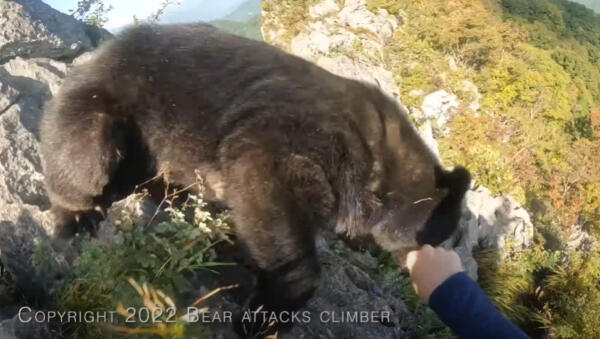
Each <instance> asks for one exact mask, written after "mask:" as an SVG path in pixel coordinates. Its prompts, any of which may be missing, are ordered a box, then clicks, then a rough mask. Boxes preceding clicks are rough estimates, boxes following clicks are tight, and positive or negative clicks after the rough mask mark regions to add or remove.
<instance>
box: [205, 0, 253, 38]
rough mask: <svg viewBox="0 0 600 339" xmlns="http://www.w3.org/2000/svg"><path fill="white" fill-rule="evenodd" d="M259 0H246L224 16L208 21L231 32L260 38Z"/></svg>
mask: <svg viewBox="0 0 600 339" xmlns="http://www.w3.org/2000/svg"><path fill="white" fill-rule="evenodd" d="M260 3H261V0H248V1H246V2H244V3H243V4H241V5H240V6H239V7H238V8H237V9H236V10H234V11H233V12H232V13H231V14H229V15H227V16H226V17H224V18H222V19H219V20H213V21H211V22H210V23H211V24H213V25H215V26H217V27H219V28H221V29H224V30H226V31H229V32H231V33H233V34H237V35H241V36H244V37H247V38H251V39H255V40H261V41H262V35H261V33H260V11H261V7H260Z"/></svg>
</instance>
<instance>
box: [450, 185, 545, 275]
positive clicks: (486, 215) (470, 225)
mask: <svg viewBox="0 0 600 339" xmlns="http://www.w3.org/2000/svg"><path fill="white" fill-rule="evenodd" d="M534 230H535V229H534V226H533V224H532V223H531V220H530V218H529V214H528V213H527V211H526V210H525V209H524V208H523V207H521V206H520V205H519V203H517V202H516V201H515V200H514V199H512V198H511V197H508V196H498V197H494V196H493V195H492V194H491V192H490V191H489V190H488V189H487V188H485V187H483V186H480V187H477V188H475V189H472V190H470V191H468V192H467V195H466V198H465V209H464V212H463V215H462V218H461V220H460V224H459V230H458V232H457V234H456V238H455V239H450V240H448V241H447V242H446V244H445V246H446V247H454V249H455V250H456V251H457V252H458V253H459V255H460V257H461V259H462V261H463V266H464V267H465V269H466V271H467V273H468V274H469V275H470V276H471V277H473V278H474V279H477V263H476V262H475V260H474V259H473V256H472V253H473V251H475V250H480V249H490V248H493V249H498V250H499V252H500V257H503V256H505V255H507V254H509V252H508V251H507V250H508V248H510V250H511V251H520V250H523V249H526V248H529V247H531V246H532V245H533V235H534ZM507 245H510V246H507Z"/></svg>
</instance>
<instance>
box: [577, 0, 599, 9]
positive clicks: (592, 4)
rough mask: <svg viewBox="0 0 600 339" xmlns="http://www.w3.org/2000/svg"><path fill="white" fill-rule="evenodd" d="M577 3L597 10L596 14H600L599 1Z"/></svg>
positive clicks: (591, 0) (579, 1) (586, 0)
mask: <svg viewBox="0 0 600 339" xmlns="http://www.w3.org/2000/svg"><path fill="white" fill-rule="evenodd" d="M575 2H578V3H580V4H582V5H585V6H587V7H588V8H591V9H593V10H595V11H596V12H600V1H598V0H575Z"/></svg>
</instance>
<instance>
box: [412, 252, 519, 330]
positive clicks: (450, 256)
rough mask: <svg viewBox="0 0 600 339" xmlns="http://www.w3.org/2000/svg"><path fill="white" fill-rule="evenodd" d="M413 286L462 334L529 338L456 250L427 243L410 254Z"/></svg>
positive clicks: (445, 321)
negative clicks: (501, 309) (471, 275)
mask: <svg viewBox="0 0 600 339" xmlns="http://www.w3.org/2000/svg"><path fill="white" fill-rule="evenodd" d="M407 266H408V269H409V271H410V275H411V278H412V281H413V287H414V288H415V291H416V292H417V294H418V295H419V297H420V298H421V299H422V300H423V301H425V302H426V303H428V304H429V306H430V307H431V308H432V309H433V310H434V311H435V313H437V315H438V316H439V317H440V319H441V320H442V321H443V322H444V323H445V324H446V325H448V327H450V328H451V329H452V330H453V331H454V333H456V334H457V335H458V337H459V338H486V339H491V338H529V337H528V336H527V335H526V334H525V333H523V331H521V330H520V329H519V328H517V327H516V326H515V325H513V324H512V323H511V322H510V321H508V319H506V318H505V317H504V316H503V315H502V314H501V313H500V312H499V311H498V310H497V309H496V308H495V307H494V305H493V304H492V303H491V302H490V300H489V299H488V297H487V296H486V295H485V293H484V292H483V291H482V290H481V289H480V288H479V286H478V285H477V283H476V282H475V281H473V280H472V279H471V278H469V276H467V275H466V274H465V273H464V272H463V268H462V265H461V263H460V259H459V257H458V255H457V254H456V252H453V251H446V250H444V249H441V248H433V247H431V246H429V245H425V246H423V247H422V248H421V249H420V250H418V251H412V252H410V253H409V254H408V256H407Z"/></svg>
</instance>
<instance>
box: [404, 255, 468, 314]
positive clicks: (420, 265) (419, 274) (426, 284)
mask: <svg viewBox="0 0 600 339" xmlns="http://www.w3.org/2000/svg"><path fill="white" fill-rule="evenodd" d="M406 266H407V267H408V271H409V272H410V277H411V279H412V285H413V288H414V289H415V292H417V295H418V296H419V297H420V298H421V300H423V301H424V302H425V303H428V302H429V297H430V296H431V293H433V291H434V290H435V289H436V288H437V287H438V286H439V285H440V284H442V283H443V282H444V281H445V280H446V279H448V278H449V277H450V276H452V275H454V274H455V273H458V272H462V271H464V269H463V267H462V264H461V262H460V258H459V257H458V254H456V252H454V251H447V250H445V249H443V248H439V247H438V248H434V247H431V246H430V245H424V246H423V247H421V249H420V250H416V251H411V252H409V253H408V255H407V257H406Z"/></svg>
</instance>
